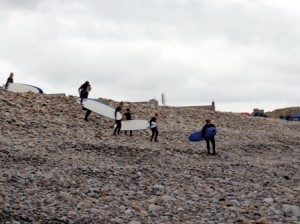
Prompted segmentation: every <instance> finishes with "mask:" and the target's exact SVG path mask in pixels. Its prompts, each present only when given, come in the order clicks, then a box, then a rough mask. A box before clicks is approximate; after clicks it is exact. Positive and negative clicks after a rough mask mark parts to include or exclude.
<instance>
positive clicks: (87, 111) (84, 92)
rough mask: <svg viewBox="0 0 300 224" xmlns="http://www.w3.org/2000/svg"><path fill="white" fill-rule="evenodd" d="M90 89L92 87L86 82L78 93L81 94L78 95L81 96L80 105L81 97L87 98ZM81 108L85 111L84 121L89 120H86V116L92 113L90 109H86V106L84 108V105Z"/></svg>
mask: <svg viewBox="0 0 300 224" xmlns="http://www.w3.org/2000/svg"><path fill="white" fill-rule="evenodd" d="M91 90H92V87H91V85H90V84H88V85H87V87H86V88H85V89H84V90H82V93H80V95H81V96H80V98H81V99H80V103H81V105H82V101H83V99H87V98H88V96H89V92H90V91H91ZM82 109H83V110H85V111H86V114H85V117H84V120H85V121H89V120H88V116H89V115H90V114H91V113H92V111H91V110H89V109H87V108H85V107H82Z"/></svg>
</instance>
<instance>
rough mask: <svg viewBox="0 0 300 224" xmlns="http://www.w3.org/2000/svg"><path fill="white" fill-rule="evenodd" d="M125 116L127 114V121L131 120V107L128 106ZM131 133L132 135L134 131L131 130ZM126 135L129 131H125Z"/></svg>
mask: <svg viewBox="0 0 300 224" xmlns="http://www.w3.org/2000/svg"><path fill="white" fill-rule="evenodd" d="M124 116H125V118H126V120H127V121H129V120H131V113H130V109H129V108H127V109H126V110H125V112H124ZM129 133H130V136H132V131H131V130H130V131H129ZM125 135H127V131H125Z"/></svg>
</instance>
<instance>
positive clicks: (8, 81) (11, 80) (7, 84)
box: [5, 77, 14, 89]
mask: <svg viewBox="0 0 300 224" xmlns="http://www.w3.org/2000/svg"><path fill="white" fill-rule="evenodd" d="M13 82H14V79H13V78H12V77H8V78H7V81H6V84H5V89H7V88H8V86H9V84H10V83H13Z"/></svg>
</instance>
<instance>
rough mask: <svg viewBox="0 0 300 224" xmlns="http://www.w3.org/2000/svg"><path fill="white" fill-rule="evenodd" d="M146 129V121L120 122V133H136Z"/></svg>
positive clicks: (147, 126) (147, 123)
mask: <svg viewBox="0 0 300 224" xmlns="http://www.w3.org/2000/svg"><path fill="white" fill-rule="evenodd" d="M115 127H116V125H115ZM147 128H149V121H147V120H126V121H122V126H121V131H137V130H144V129H147Z"/></svg>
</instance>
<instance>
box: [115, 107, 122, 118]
mask: <svg viewBox="0 0 300 224" xmlns="http://www.w3.org/2000/svg"><path fill="white" fill-rule="evenodd" d="M120 109H121V108H120V107H117V108H116V110H115V119H116V120H117V113H118V111H119V110H120Z"/></svg>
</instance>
